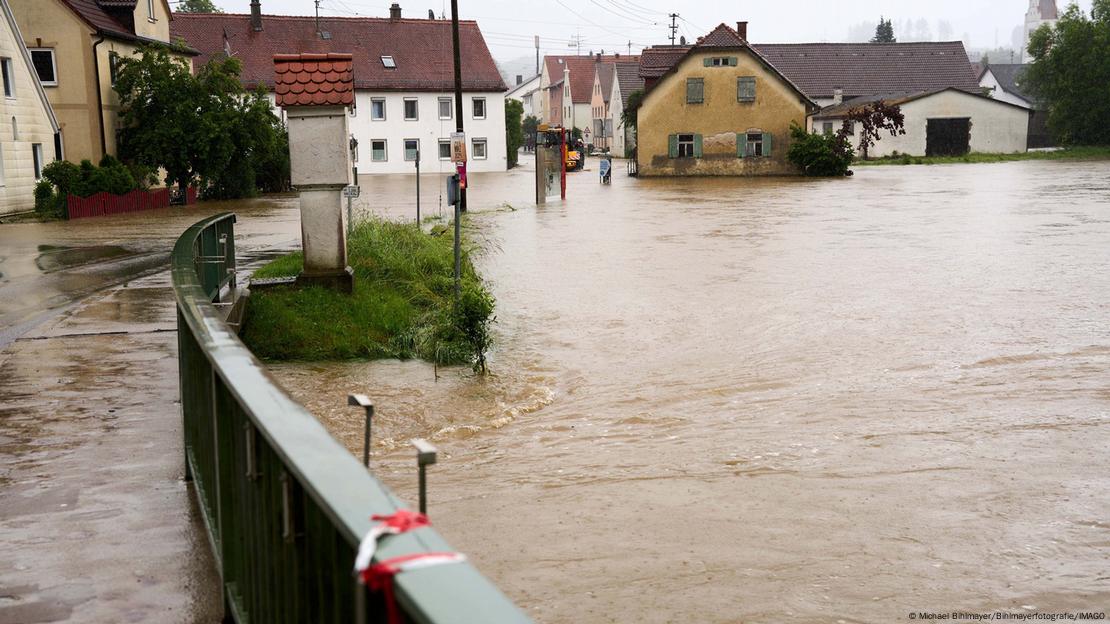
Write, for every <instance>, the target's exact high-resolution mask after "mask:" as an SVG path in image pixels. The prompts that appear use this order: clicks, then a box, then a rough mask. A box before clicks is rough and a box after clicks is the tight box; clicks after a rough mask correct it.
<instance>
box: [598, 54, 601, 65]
mask: <svg viewBox="0 0 1110 624" xmlns="http://www.w3.org/2000/svg"><path fill="white" fill-rule="evenodd" d="M597 62H598V63H600V62H601V52H598V53H597Z"/></svg>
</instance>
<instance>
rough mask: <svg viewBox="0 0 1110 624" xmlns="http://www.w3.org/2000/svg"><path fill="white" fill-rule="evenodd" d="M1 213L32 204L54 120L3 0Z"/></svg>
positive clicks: (49, 155)
mask: <svg viewBox="0 0 1110 624" xmlns="http://www.w3.org/2000/svg"><path fill="white" fill-rule="evenodd" d="M0 13H2V15H0V70H3V71H2V73H3V90H4V93H3V97H0V215H4V214H10V213H15V212H26V211H29V210H32V209H33V208H34V207H35V193H34V191H35V183H36V182H37V181H38V180H39V178H41V177H42V169H43V167H45V166H46V164H47V163H48V162H50V161H52V160H54V157H55V144H54V137H55V135H56V133H57V131H58V122H57V120H55V118H54V113H53V111H51V110H50V102H49V101H47V99H46V93H45V92H44V91H43V88H42V85H40V84H39V81H38V79H37V78H36V77H35V70H34V66H33V65H32V64H31V55H30V53H29V52H28V51H27V48H26V47H25V46H24V45H23V37H21V36H20V34H19V26H18V24H17V23H16V21H15V16H13V15H12V12H11V8H10V7H9V6H8V0H0Z"/></svg>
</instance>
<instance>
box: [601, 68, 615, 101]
mask: <svg viewBox="0 0 1110 624" xmlns="http://www.w3.org/2000/svg"><path fill="white" fill-rule="evenodd" d="M616 72H617V65H616V63H602V64H600V65H598V66H597V81H598V82H599V83H600V85H601V97H602V98H603V99H604V100H605V101H606V102H608V101H609V98H611V97H612V96H613V77H614V76H615V75H616Z"/></svg>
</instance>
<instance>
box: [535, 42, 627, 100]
mask: <svg viewBox="0 0 1110 624" xmlns="http://www.w3.org/2000/svg"><path fill="white" fill-rule="evenodd" d="M637 58H638V57H635V56H624V55H620V54H606V55H601V54H595V55H592V56H545V57H543V62H544V66H545V67H547V79H548V80H550V81H551V84H550V85H548V88H550V87H551V86H554V85H555V83H556V82H558V81H560V80H562V79H563V68H564V67H566V68H568V69H570V99H571V101H573V102H574V103H575V104H589V103H590V100H591V99H592V97H593V88H594V72H595V71H596V69H597V66H598V65H600V64H602V63H615V62H617V61H620V60H622V59H624V60H636V59H637Z"/></svg>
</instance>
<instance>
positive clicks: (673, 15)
mask: <svg viewBox="0 0 1110 624" xmlns="http://www.w3.org/2000/svg"><path fill="white" fill-rule="evenodd" d="M317 2H319V0H317ZM668 17H670V18H671V25H670V29H671V45H674V36H675V33H677V32H678V22H676V21H675V20H677V19H678V13H671V14H670V15H669V16H668Z"/></svg>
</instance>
